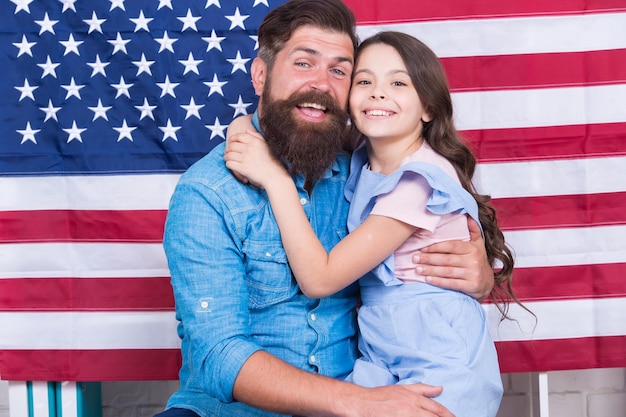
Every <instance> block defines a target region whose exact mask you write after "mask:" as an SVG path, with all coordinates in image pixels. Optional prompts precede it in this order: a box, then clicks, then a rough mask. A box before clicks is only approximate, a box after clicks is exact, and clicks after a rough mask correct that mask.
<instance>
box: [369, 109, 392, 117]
mask: <svg viewBox="0 0 626 417" xmlns="http://www.w3.org/2000/svg"><path fill="white" fill-rule="evenodd" d="M365 114H367V115H368V116H390V115H391V112H388V111H384V110H368V111H366V112H365Z"/></svg>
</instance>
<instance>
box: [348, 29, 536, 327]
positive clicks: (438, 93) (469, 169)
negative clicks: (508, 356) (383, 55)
mask: <svg viewBox="0 0 626 417" xmlns="http://www.w3.org/2000/svg"><path fill="white" fill-rule="evenodd" d="M381 43H382V44H385V45H388V46H391V47H392V48H394V49H395V50H396V51H397V52H398V53H399V54H400V57H401V58H402V60H403V61H404V65H405V66H406V68H407V71H408V73H409V75H410V77H411V81H412V82H413V86H414V87H415V89H416V90H417V94H418V95H419V98H420V100H421V102H422V105H423V107H424V110H425V111H426V112H428V113H429V114H430V115H431V117H432V120H431V121H429V122H425V123H423V126H424V127H423V132H422V135H423V137H424V140H425V141H426V142H428V144H429V145H430V146H431V147H432V148H433V149H434V150H435V151H436V152H437V153H439V154H440V155H442V156H444V157H445V158H446V159H447V160H448V161H450V162H451V163H452V165H453V166H454V168H455V170H456V172H457V174H458V176H459V179H460V181H461V185H462V186H463V188H465V189H466V190H467V191H468V192H469V193H470V194H471V195H472V196H473V197H474V199H475V200H476V202H477V203H478V216H479V219H480V223H481V225H482V228H483V234H484V240H485V248H486V251H487V259H488V261H489V263H490V265H492V266H493V267H496V265H497V264H498V265H497V267H496V268H495V271H494V281H495V282H494V288H493V290H492V292H491V294H490V296H491V298H492V299H493V301H494V302H495V304H496V306H497V307H498V309H499V310H500V312H501V313H502V318H509V317H508V316H507V313H508V307H509V303H510V301H514V302H516V303H518V304H519V305H520V306H522V307H523V308H524V309H526V310H527V311H528V309H527V308H526V307H524V306H523V305H522V304H521V302H520V301H519V300H518V299H517V297H516V296H515V294H514V293H513V288H512V285H511V278H512V272H513V265H514V260H513V255H512V253H511V250H510V248H509V247H508V246H507V245H506V242H505V241H504V235H503V234H502V231H501V230H500V227H499V226H498V222H497V219H496V211H495V209H494V208H493V206H491V205H490V204H489V201H490V200H491V197H490V196H488V195H483V194H479V193H478V192H477V191H476V189H475V188H474V185H473V183H472V178H473V176H474V170H475V168H476V158H475V157H474V155H473V154H472V152H471V151H470V149H469V148H468V147H467V146H466V145H465V144H464V143H463V141H462V140H461V137H460V135H459V133H458V132H457V130H456V127H455V126H454V121H453V116H452V99H451V97H450V89H449V87H448V81H447V78H446V75H445V72H444V69H443V67H442V65H441V63H440V61H439V59H438V58H437V56H436V55H435V53H434V52H433V51H432V50H431V49H430V48H429V47H428V46H426V45H425V44H424V43H422V42H421V41H419V40H418V39H416V38H414V37H413V36H410V35H407V34H404V33H401V32H380V33H378V34H376V35H374V36H372V37H370V38H368V39H366V40H365V41H363V43H361V45H360V46H359V49H358V52H357V59H358V55H359V54H360V53H361V52H362V51H363V50H365V49H366V48H367V47H368V46H371V45H375V44H381Z"/></svg>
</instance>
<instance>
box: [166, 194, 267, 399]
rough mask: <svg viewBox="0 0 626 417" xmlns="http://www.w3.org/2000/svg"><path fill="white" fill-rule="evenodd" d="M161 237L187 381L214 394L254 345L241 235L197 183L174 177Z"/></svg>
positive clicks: (226, 394)
mask: <svg viewBox="0 0 626 417" xmlns="http://www.w3.org/2000/svg"><path fill="white" fill-rule="evenodd" d="M163 245H164V248H165V252H166V255H167V260H168V264H169V268H170V273H171V277H172V287H173V289H174V297H175V301H176V313H177V317H178V318H179V320H181V324H180V325H179V335H180V337H181V338H182V339H183V344H182V349H183V352H182V354H183V366H185V362H186V365H187V366H188V367H189V369H188V371H189V372H191V374H192V375H191V378H190V380H191V381H192V382H193V384H194V385H195V386H194V387H193V388H194V389H199V390H202V391H204V392H206V393H207V394H208V395H209V396H211V397H214V398H217V399H218V400H220V401H222V402H231V401H233V397H232V389H233V384H234V382H235V379H236V377H237V375H238V373H239V371H240V369H241V367H242V365H243V363H244V362H245V361H246V360H247V359H248V358H249V357H250V355H252V353H254V352H256V351H258V350H260V349H261V346H259V345H258V344H256V343H254V342H252V341H251V340H250V338H249V336H250V328H249V325H248V323H249V317H248V316H249V311H248V308H247V302H248V291H247V287H246V284H245V268H244V265H243V255H242V251H241V242H240V239H238V238H237V234H236V233H235V225H234V222H233V220H232V217H231V216H230V212H229V210H228V209H227V207H225V205H224V203H223V202H222V201H221V199H220V198H219V197H218V196H217V195H216V193H215V192H214V191H213V190H211V189H209V188H208V187H206V186H205V185H203V184H201V183H195V182H181V183H179V184H178V186H177V187H176V190H175V192H174V195H173V196H172V199H171V201H170V208H169V212H168V215H167V221H166V225H165V235H164V239H163Z"/></svg>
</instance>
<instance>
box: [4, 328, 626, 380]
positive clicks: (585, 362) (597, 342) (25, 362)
mask: <svg viewBox="0 0 626 417" xmlns="http://www.w3.org/2000/svg"><path fill="white" fill-rule="evenodd" d="M496 349H497V350H498V355H499V360H500V369H501V372H503V373H510V372H536V371H537V370H538V369H541V370H544V371H556V370H566V369H570V370H571V369H590V368H611V367H619V366H622V365H623V363H624V362H626V336H604V337H584V338H575V339H550V340H532V341H515V342H496ZM580 352H593V353H590V354H585V355H581V354H580ZM0 360H2V363H0V366H1V367H2V370H3V373H2V377H3V379H6V380H19V379H20V378H22V377H23V369H24V367H28V368H29V369H30V372H29V379H30V380H33V381H49V380H66V381H73V380H81V381H112V380H115V381H137V380H155V381H156V380H176V379H177V378H178V370H179V367H180V361H181V360H180V350H179V349H116V350H5V351H3V354H2V356H0ZM120 363H132V364H133V366H132V367H119V366H118V364H120ZM155 363H158V364H159V366H158V367H155V366H154V364H155ZM67 364H71V366H68V365H67Z"/></svg>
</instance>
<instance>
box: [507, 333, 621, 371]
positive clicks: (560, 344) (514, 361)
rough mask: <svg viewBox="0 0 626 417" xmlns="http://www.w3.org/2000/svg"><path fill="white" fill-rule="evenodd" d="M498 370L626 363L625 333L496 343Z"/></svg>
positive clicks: (568, 368)
mask: <svg viewBox="0 0 626 417" xmlns="http://www.w3.org/2000/svg"><path fill="white" fill-rule="evenodd" d="M496 350H497V351H498V359H499V362H500V371H501V372H502V373H510V372H537V371H538V370H541V371H560V370H573V369H592V368H616V367H622V366H624V363H626V336H603V337H581V338H575V339H550V340H531V341H523V342H496Z"/></svg>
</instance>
